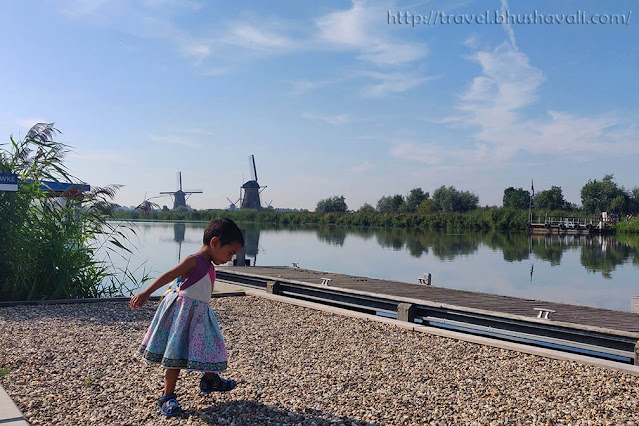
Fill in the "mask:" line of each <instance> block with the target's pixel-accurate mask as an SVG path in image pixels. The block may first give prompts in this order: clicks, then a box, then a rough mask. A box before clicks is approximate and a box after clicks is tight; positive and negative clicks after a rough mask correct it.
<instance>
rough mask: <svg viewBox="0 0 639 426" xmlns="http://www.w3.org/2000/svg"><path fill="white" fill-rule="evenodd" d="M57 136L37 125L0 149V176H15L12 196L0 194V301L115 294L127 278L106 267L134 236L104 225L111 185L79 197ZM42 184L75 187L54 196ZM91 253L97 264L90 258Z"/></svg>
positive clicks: (109, 210) (124, 290)
mask: <svg viewBox="0 0 639 426" xmlns="http://www.w3.org/2000/svg"><path fill="white" fill-rule="evenodd" d="M57 134H59V131H58V130H57V129H55V128H54V127H53V124H45V123H38V124H36V125H35V126H33V127H32V128H31V129H30V130H29V132H28V133H27V135H26V136H25V137H24V139H22V140H15V139H14V138H13V136H11V137H10V144H3V145H0V173H15V174H17V175H18V178H19V189H18V191H17V192H0V300H35V299H66V298H83V297H104V296H115V295H120V294H124V293H127V292H128V289H127V287H126V284H125V283H126V282H127V281H130V279H131V278H133V274H132V271H129V270H126V269H121V268H120V269H118V268H116V267H114V266H113V262H110V261H109V260H110V257H109V256H112V255H117V256H126V255H127V253H130V249H129V248H127V244H126V243H127V240H128V237H129V236H130V235H131V232H133V233H134V232H135V229H134V228H133V227H129V226H127V225H126V223H123V222H111V221H109V219H111V218H112V215H113V212H114V207H115V205H114V204H113V203H112V200H113V197H114V195H115V193H116V192H117V190H118V186H117V185H111V186H107V187H104V188H99V187H94V188H92V189H91V190H90V191H81V190H80V189H79V188H80V186H79V185H80V184H82V182H81V181H80V180H79V179H77V178H75V177H74V176H72V175H71V174H70V173H69V171H68V169H67V168H66V166H65V165H64V156H65V154H66V153H68V152H69V147H68V146H67V145H65V144H62V143H59V142H56V141H54V137H55V136H56V135H57ZM6 145H9V146H8V147H6V148H5V146H6ZM46 182H56V183H57V182H68V183H73V184H77V185H76V186H72V187H71V188H70V189H68V190H67V191H66V192H65V193H64V194H62V196H61V197H54V196H52V195H53V193H52V191H51V189H50V187H49V186H48V185H47V183H46ZM100 237H101V238H100ZM99 251H101V252H106V253H107V254H106V256H105V258H103V259H98V258H97V257H96V256H97V254H98V252H99ZM147 279H148V277H147V276H146V274H143V276H142V279H141V280H142V281H145V280H147ZM134 280H135V279H134ZM135 281H139V280H135Z"/></svg>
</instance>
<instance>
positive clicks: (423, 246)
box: [122, 222, 639, 310]
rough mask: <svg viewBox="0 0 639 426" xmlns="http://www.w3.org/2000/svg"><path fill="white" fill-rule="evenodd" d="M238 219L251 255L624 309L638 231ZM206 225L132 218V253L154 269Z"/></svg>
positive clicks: (167, 263)
mask: <svg viewBox="0 0 639 426" xmlns="http://www.w3.org/2000/svg"><path fill="white" fill-rule="evenodd" d="M239 225H240V227H241V228H242V229H243V230H244V232H245V240H246V246H245V257H246V258H248V259H249V261H250V264H251V265H255V264H260V265H264V266H267V265H290V264H291V262H298V263H299V265H300V266H301V267H303V268H310V269H318V270H324V271H332V272H338V273H345V274H352V275H361V276H369V277H376V278H382V279H388V280H397V281H405V282H416V277H421V276H423V274H424V273H432V276H433V285H435V286H443V287H449V288H456V289H462V290H470V291H482V292H488V293H495V294H503V295H512V296H517V297H525V298H534V299H540V300H552V301H561V302H567V303H576V304H583V305H589V306H600V307H608V308H612V309H622V310H628V309H629V301H630V298H631V297H632V296H636V295H638V294H639V288H637V285H636V284H635V283H636V277H637V272H638V270H639V253H638V252H637V250H638V249H637V247H639V236H605V237H600V236H593V237H589V236H557V235H553V236H543V235H541V236H533V237H530V236H528V235H526V234H525V233H503V232H487V233H442V232H422V231H419V232H418V231H411V230H400V229H352V228H343V227H335V226H323V227H311V226H298V227H292V226H287V227H284V226H280V227H276V226H263V225H257V224H239ZM205 227H206V223H204V222H200V223H188V222H186V223H185V222H176V223H157V222H155V223H138V228H139V231H140V232H139V233H138V235H139V238H140V243H141V244H140V246H141V247H140V248H139V251H138V252H137V253H136V259H135V262H137V263H143V262H148V263H147V267H146V270H147V271H149V270H150V273H151V276H152V277H155V276H158V275H159V274H160V273H162V272H164V271H167V270H168V269H170V268H172V267H173V266H175V264H176V263H177V262H179V261H180V260H182V258H184V257H186V255H188V254H192V253H195V252H197V250H198V249H199V248H200V247H201V245H202V234H203V231H204V228H205ZM258 254H259V257H260V260H259V261H258V259H257V258H258ZM122 266H123V267H124V266H128V264H124V265H122ZM133 266H135V265H133Z"/></svg>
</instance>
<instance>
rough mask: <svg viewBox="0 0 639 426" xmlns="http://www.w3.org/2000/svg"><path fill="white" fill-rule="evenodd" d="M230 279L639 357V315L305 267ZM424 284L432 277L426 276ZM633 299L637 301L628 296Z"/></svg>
mask: <svg viewBox="0 0 639 426" xmlns="http://www.w3.org/2000/svg"><path fill="white" fill-rule="evenodd" d="M217 274H218V279H219V280H222V281H223V282H227V283H232V284H237V285H239V286H248V287H253V288H262V289H264V290H267V291H269V292H272V293H276V294H281V295H284V296H289V297H295V298H298V299H303V300H309V301H316V302H319V303H326V304H329V305H332V306H339V307H345V308H349V309H354V310H358V311H362V312H370V313H374V314H375V313H377V314H379V313H382V314H386V315H391V316H396V317H397V318H399V319H405V320H408V321H412V322H416V323H423V324H428V325H433V326H442V327H444V328H446V327H448V328H452V329H457V330H461V331H467V332H470V333H474V334H484V335H491V336H496V337H497V338H503V339H505V340H511V341H520V342H532V344H537V345H539V346H544V345H546V346H547V347H560V348H561V347H566V348H568V349H567V350H568V351H571V350H572V351H573V352H577V353H588V354H593V355H594V356H599V357H602V358H606V357H607V358H609V359H614V360H618V361H622V362H627V363H635V364H636V363H637V362H638V358H639V357H638V356H637V355H635V346H637V343H638V342H639V314H637V313H632V312H624V311H615V310H610V309H603V308H594V307H588V306H578V305H572V304H567V303H558V302H547V301H539V300H533V299H523V298H517V297H510V296H500V295H495V294H488V293H480V292H472V291H465V290H455V289H449V288H443V287H436V286H431V285H423V284H418V283H417V282H418V278H417V277H416V279H415V284H413V283H406V282H400V281H390V280H382V279H376V278H367V277H360V276H353V275H346V274H338V273H332V272H325V271H316V270H310V269H302V268H298V267H283V266H282V267H279V266H272V267H255V266H253V267H232V266H229V267H220V268H218V270H217ZM421 282H426V280H424V279H422V280H421ZM629 303H630V301H629Z"/></svg>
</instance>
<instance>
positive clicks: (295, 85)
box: [289, 78, 344, 95]
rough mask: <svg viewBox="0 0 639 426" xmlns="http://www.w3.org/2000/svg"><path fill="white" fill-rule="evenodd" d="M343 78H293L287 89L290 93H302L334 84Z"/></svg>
mask: <svg viewBox="0 0 639 426" xmlns="http://www.w3.org/2000/svg"><path fill="white" fill-rule="evenodd" d="M343 80H344V79H343V78H340V79H332V80H331V79H327V80H315V81H311V80H294V81H291V82H290V85H291V90H290V91H289V94H290V95H302V94H304V93H307V92H311V91H313V90H316V89H319V88H321V87H325V86H329V85H331V84H336V83H339V82H341V81H343Z"/></svg>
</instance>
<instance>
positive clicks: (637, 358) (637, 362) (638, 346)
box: [634, 342, 639, 365]
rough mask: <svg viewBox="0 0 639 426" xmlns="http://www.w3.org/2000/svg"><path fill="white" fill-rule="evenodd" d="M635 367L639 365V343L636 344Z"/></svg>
mask: <svg viewBox="0 0 639 426" xmlns="http://www.w3.org/2000/svg"><path fill="white" fill-rule="evenodd" d="M634 364H635V365H639V342H637V343H635V360H634Z"/></svg>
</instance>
